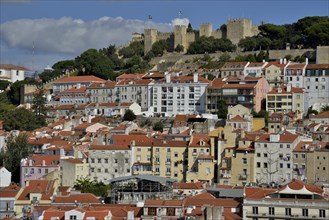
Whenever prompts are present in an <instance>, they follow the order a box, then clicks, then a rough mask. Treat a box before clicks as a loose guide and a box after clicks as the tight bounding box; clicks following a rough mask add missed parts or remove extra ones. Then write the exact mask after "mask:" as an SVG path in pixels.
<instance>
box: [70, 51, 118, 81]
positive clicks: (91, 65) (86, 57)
mask: <svg viewBox="0 0 329 220" xmlns="http://www.w3.org/2000/svg"><path fill="white" fill-rule="evenodd" d="M75 63H76V67H77V68H78V69H79V75H94V76H97V77H100V78H103V79H111V80H114V79H115V77H116V75H115V74H114V73H113V69H114V67H115V66H114V63H113V62H112V60H111V59H110V58H108V57H107V56H106V55H105V54H103V53H101V52H98V51H97V50H96V49H88V50H86V51H85V52H83V53H82V54H81V55H80V56H78V57H76V58H75Z"/></svg>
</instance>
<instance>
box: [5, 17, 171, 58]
mask: <svg viewBox="0 0 329 220" xmlns="http://www.w3.org/2000/svg"><path fill="white" fill-rule="evenodd" d="M150 27H152V28H155V27H156V28H157V29H158V30H160V31H170V30H171V24H164V23H153V22H149V21H148V22H145V21H142V20H129V19H124V18H122V17H116V18H111V17H101V18H99V19H98V20H92V21H83V20H81V19H73V18H71V17H62V18H60V19H49V18H42V19H19V20H14V21H9V22H5V23H3V24H1V27H0V34H1V36H2V37H1V39H2V41H3V42H2V43H5V44H6V45H7V46H8V47H9V48H16V49H17V48H21V49H27V50H30V49H31V48H32V47H33V42H34V45H35V50H38V51H40V52H46V53H69V54H79V53H81V52H83V51H84V50H86V49H88V48H96V49H99V48H103V47H106V46H108V45H109V44H115V45H121V44H125V43H127V42H129V41H130V40H131V34H132V33H133V32H139V33H142V32H143V30H144V29H145V28H150Z"/></svg>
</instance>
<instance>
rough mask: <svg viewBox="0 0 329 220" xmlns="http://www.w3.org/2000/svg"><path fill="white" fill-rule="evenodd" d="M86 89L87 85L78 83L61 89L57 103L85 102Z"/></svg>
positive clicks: (79, 103) (78, 103) (72, 103)
mask: <svg viewBox="0 0 329 220" xmlns="http://www.w3.org/2000/svg"><path fill="white" fill-rule="evenodd" d="M86 90H87V87H85V86H83V87H81V85H80V84H77V85H76V86H75V87H72V88H70V89H66V90H63V91H61V92H60V93H59V104H60V105H74V104H77V105H82V104H85V103H87V97H86Z"/></svg>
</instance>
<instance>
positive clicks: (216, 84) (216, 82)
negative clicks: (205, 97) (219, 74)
mask: <svg viewBox="0 0 329 220" xmlns="http://www.w3.org/2000/svg"><path fill="white" fill-rule="evenodd" d="M225 83H226V82H225V81H223V78H215V79H214V80H213V81H212V82H211V84H210V85H209V86H208V89H217V88H218V89H219V88H222V87H223V85H224V84H225Z"/></svg>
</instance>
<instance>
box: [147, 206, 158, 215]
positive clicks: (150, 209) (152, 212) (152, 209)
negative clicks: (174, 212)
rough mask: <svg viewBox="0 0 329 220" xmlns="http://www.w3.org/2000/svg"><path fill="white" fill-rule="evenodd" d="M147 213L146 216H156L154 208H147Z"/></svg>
mask: <svg viewBox="0 0 329 220" xmlns="http://www.w3.org/2000/svg"><path fill="white" fill-rule="evenodd" d="M147 211H148V213H147V214H148V215H153V216H156V215H157V208H156V207H149V208H148V209H147Z"/></svg>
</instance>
